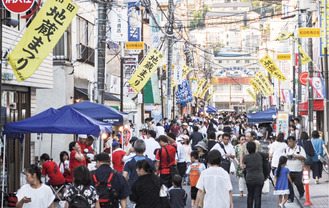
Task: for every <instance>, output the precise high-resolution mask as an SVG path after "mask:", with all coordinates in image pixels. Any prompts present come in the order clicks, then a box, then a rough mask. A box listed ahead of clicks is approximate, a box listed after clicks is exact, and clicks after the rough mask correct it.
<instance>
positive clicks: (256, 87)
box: [249, 79, 260, 92]
mask: <svg viewBox="0 0 329 208" xmlns="http://www.w3.org/2000/svg"><path fill="white" fill-rule="evenodd" d="M249 83H250V84H251V85H252V87H253V88H254V91H256V92H260V90H259V88H258V86H257V85H256V83H255V82H254V80H253V79H252V80H250V82H249Z"/></svg>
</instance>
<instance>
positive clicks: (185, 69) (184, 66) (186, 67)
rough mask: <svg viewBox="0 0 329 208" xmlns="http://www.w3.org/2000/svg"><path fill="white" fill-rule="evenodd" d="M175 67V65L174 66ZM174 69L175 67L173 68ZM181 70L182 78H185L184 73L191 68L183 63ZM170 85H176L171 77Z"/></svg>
mask: <svg viewBox="0 0 329 208" xmlns="http://www.w3.org/2000/svg"><path fill="white" fill-rule="evenodd" d="M176 67H177V66H176ZM175 70H176V69H175ZM181 71H182V73H181V74H182V79H185V78H186V75H187V74H188V73H189V72H190V71H191V69H190V68H189V67H188V66H186V65H185V64H184V65H183V68H182V69H181ZM174 73H175V71H174ZM179 84H180V83H179ZM171 86H172V87H173V88H174V87H176V88H177V83H175V80H174V78H172V79H171Z"/></svg>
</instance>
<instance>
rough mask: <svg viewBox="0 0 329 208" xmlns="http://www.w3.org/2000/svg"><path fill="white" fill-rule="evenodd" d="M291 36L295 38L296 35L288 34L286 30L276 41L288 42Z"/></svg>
mask: <svg viewBox="0 0 329 208" xmlns="http://www.w3.org/2000/svg"><path fill="white" fill-rule="evenodd" d="M291 36H294V33H290V32H287V31H285V30H284V31H282V32H280V33H279V35H278V37H276V38H275V39H274V41H279V40H287V39H288V38H290V37H291Z"/></svg>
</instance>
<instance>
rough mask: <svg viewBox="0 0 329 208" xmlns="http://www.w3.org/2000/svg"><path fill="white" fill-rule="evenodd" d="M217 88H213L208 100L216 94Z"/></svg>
mask: <svg viewBox="0 0 329 208" xmlns="http://www.w3.org/2000/svg"><path fill="white" fill-rule="evenodd" d="M215 92H216V90H212V93H211V94H210V95H208V97H207V101H208V100H210V98H211V97H212V96H213V95H214V94H215Z"/></svg>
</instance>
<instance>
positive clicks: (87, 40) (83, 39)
mask: <svg viewBox="0 0 329 208" xmlns="http://www.w3.org/2000/svg"><path fill="white" fill-rule="evenodd" d="M94 28H95V25H94V24H92V23H90V22H88V21H87V20H85V19H83V18H81V17H77V43H78V44H79V43H80V44H82V45H84V46H88V47H90V48H95V47H94V41H95V37H94Z"/></svg>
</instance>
